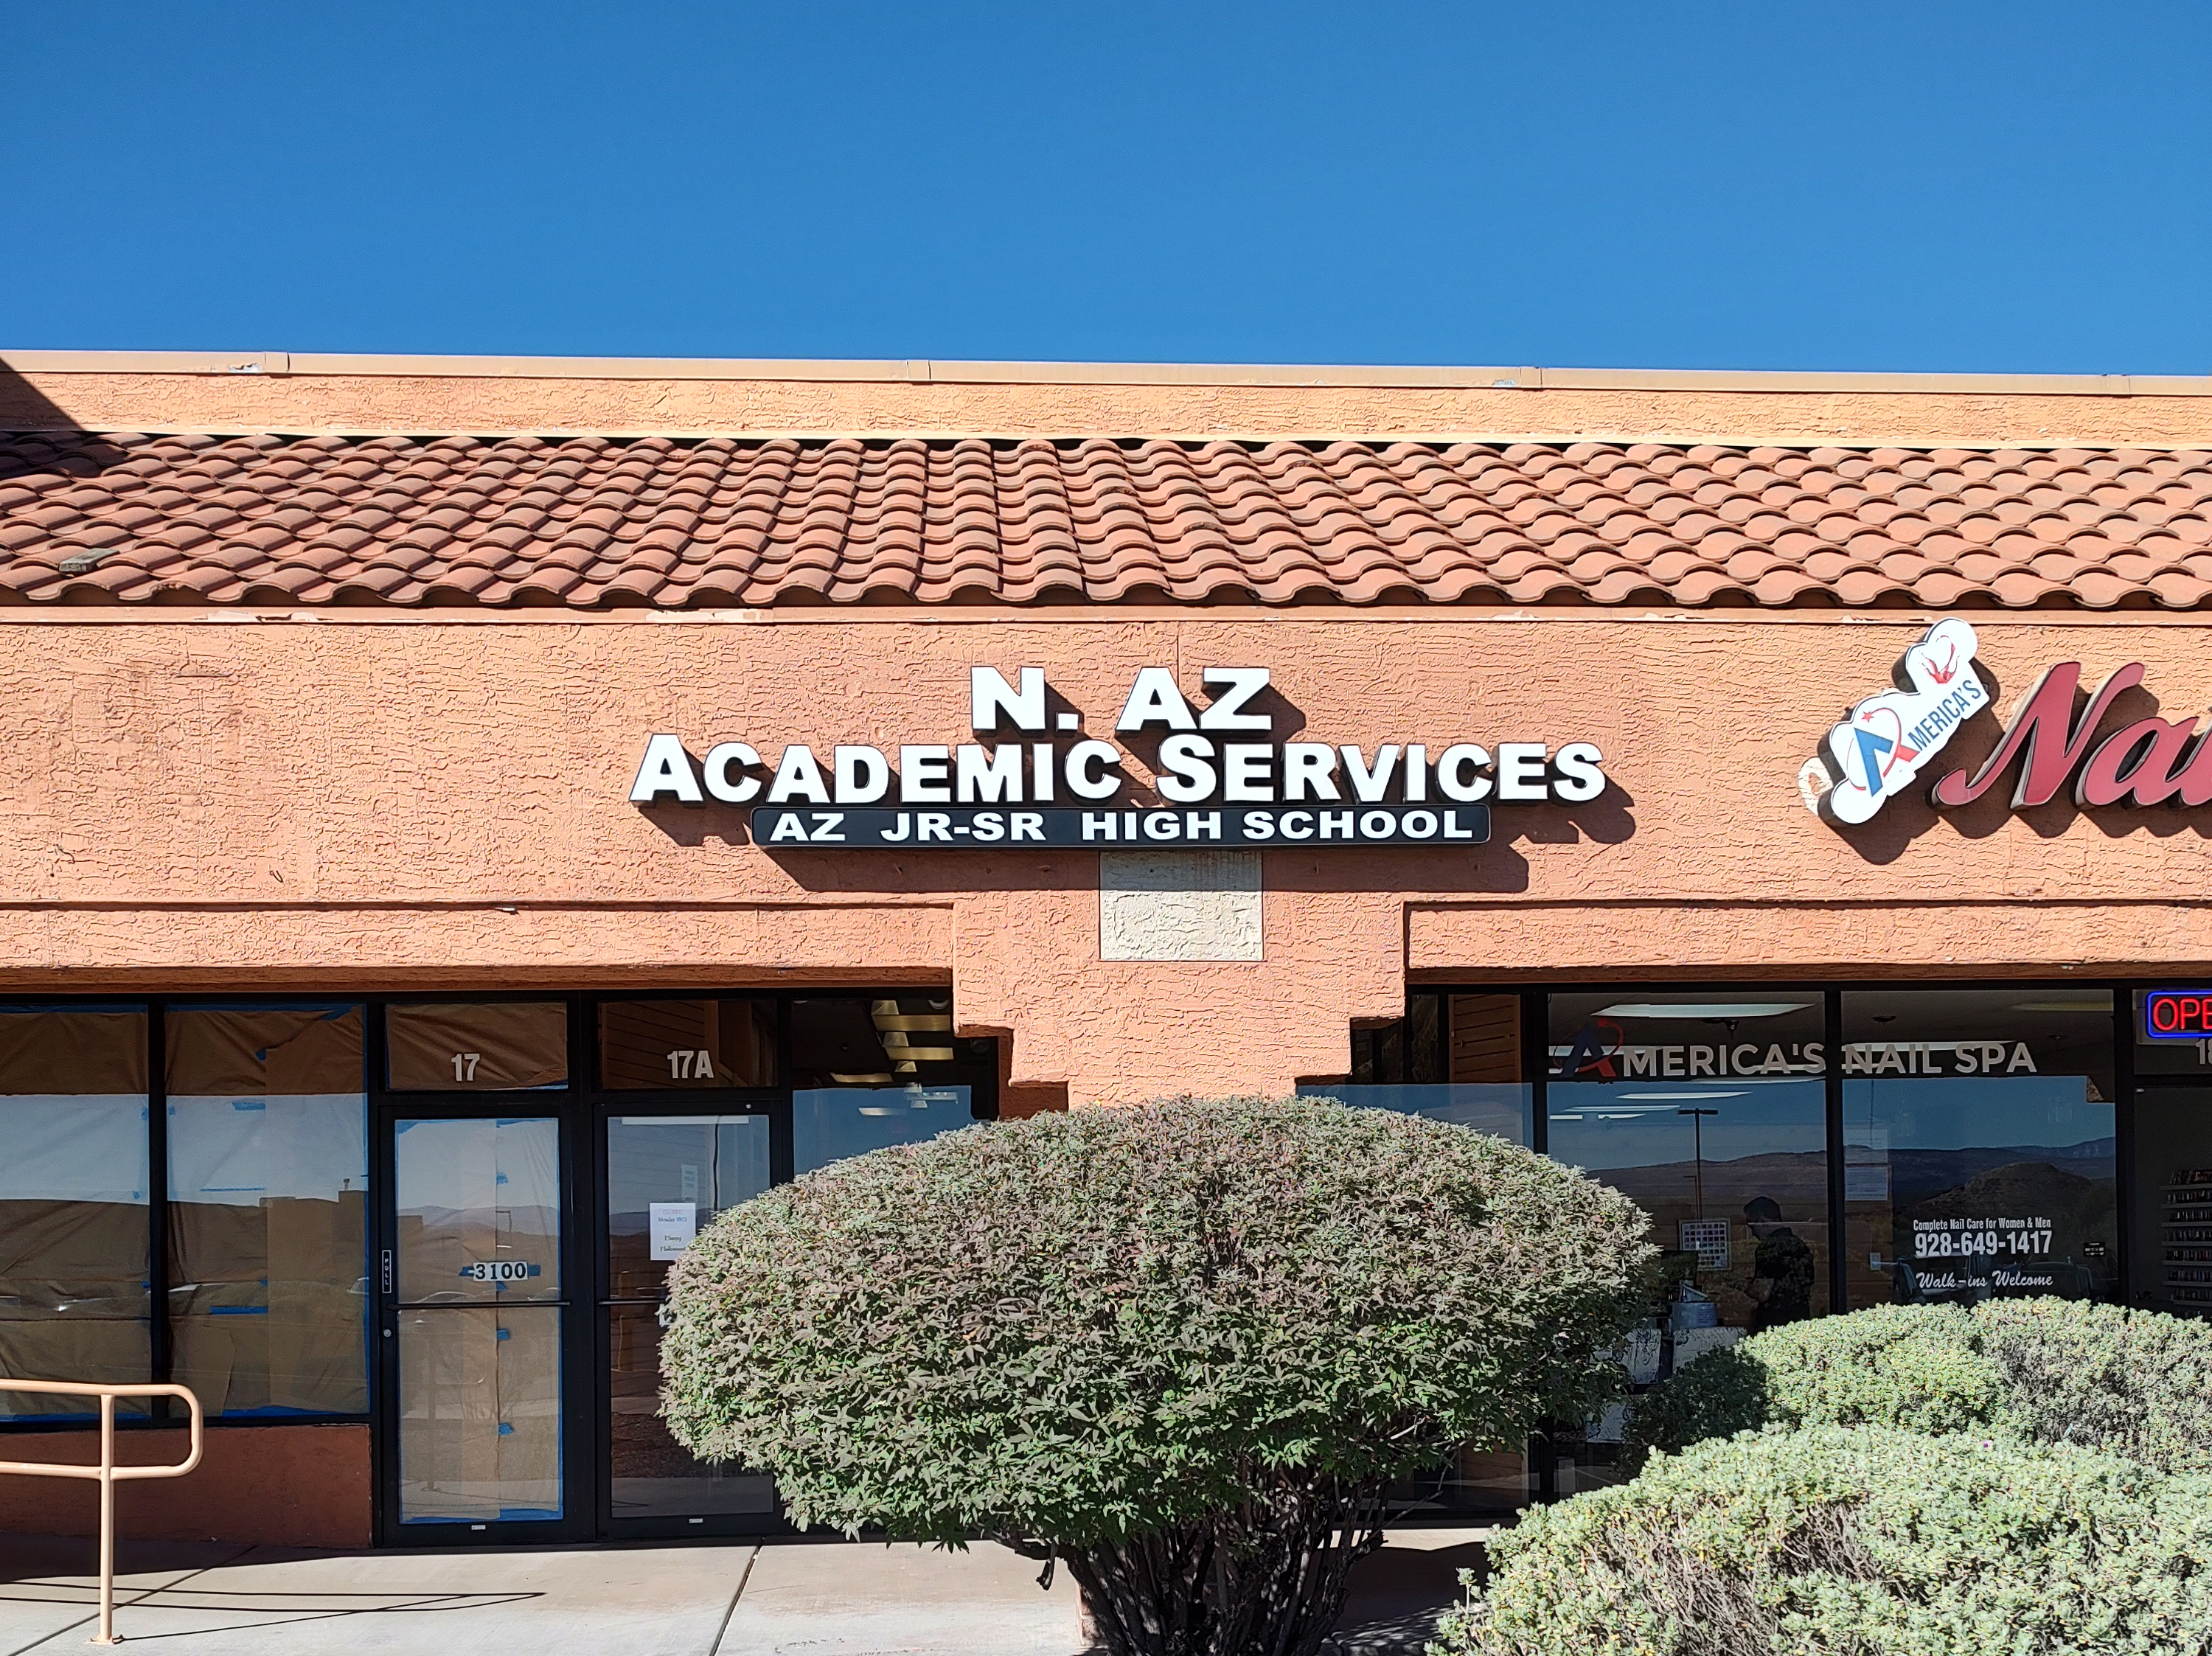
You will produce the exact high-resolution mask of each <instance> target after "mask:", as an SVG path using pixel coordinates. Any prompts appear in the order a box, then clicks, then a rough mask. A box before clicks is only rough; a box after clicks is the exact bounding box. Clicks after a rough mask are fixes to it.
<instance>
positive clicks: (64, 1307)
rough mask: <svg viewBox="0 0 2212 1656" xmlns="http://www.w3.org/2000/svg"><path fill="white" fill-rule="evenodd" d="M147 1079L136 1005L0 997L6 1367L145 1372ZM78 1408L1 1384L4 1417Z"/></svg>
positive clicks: (91, 1376) (1, 1289)
mask: <svg viewBox="0 0 2212 1656" xmlns="http://www.w3.org/2000/svg"><path fill="white" fill-rule="evenodd" d="M146 1089H147V1075H146V1014H145V1012H144V1011H143V1010H142V1009H139V1008H135V1007H134V1008H127V1009H118V1008H106V1007H48V1008H34V1007H27V1006H10V1007H0V1146H4V1150H3V1151H0V1374H4V1375H6V1376H7V1377H8V1378H9V1379H11V1380H30V1379H36V1380H90V1381H109V1382H125V1381H133V1380H147V1379H149V1378H150V1374H149V1363H150V1362H151V1354H152V1343H151V1338H150V1334H149V1328H150V1313H151V1309H152V1307H151V1296H150V1295H149V1293H148V1290H147V1266H148V1248H147V1243H148V1234H147V1231H148V1225H147V1214H148V1204H147V1183H146V1172H147V1121H146V1111H147V1090H146ZM118 1407H119V1408H121V1410H123V1411H124V1412H125V1413H131V1414H137V1413H141V1412H143V1408H142V1406H141V1405H139V1404H131V1403H125V1404H120V1405H118ZM76 1413H82V1410H81V1409H80V1408H78V1407H77V1406H76V1400H75V1399H68V1400H64V1399H62V1398H53V1397H41V1396H40V1395H39V1394H37V1393H35V1392H0V1417H9V1418H17V1419H21V1418H27V1417H39V1416H60V1415H63V1414H76Z"/></svg>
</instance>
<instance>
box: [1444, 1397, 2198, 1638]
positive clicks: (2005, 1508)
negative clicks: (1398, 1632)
mask: <svg viewBox="0 0 2212 1656" xmlns="http://www.w3.org/2000/svg"><path fill="white" fill-rule="evenodd" d="M2208 1497H2212V1479H2207V1478H2205V1477H2201V1476H2198V1475H2196V1474H2185V1475H2183V1476H2180V1477H2169V1476H2167V1475H2166V1474H2163V1473H2160V1472H2158V1471H2154V1470H2153V1469H2151V1468H2150V1467H2148V1466H2144V1465H2140V1464H2138V1463H2136V1462H2134V1461H2130V1460H2125V1459H2120V1458H2119V1457H2118V1456H2114V1455H2107V1454H2103V1453H2099V1452H2097V1451H2095V1450H2091V1449H2083V1448H2078V1447H2073V1446H2071V1445H2045V1444H2031V1443H2024V1442H2019V1441H2009V1440H2007V1439H2003V1438H1989V1437H1978V1436H1971V1435H1968V1436H1960V1435H1952V1436H1932V1435H1925V1434H1922V1433H1917V1432H1911V1431H1900V1430H1897V1429H1891V1428H1885V1427H1856V1428H1852V1427H1834V1426H1822V1427H1814V1428H1810V1429H1806V1430H1802V1431H1798V1432H1790V1433H1780V1432H1776V1433H1750V1434H1746V1435H1741V1436H1739V1437H1735V1438H1732V1439H1728V1440H1723V1441H1714V1442H1708V1443H1704V1444H1700V1445H1699V1446H1698V1447H1695V1448H1692V1449H1691V1450H1689V1451H1687V1452H1686V1453H1682V1454H1680V1455H1664V1454H1662V1455H1657V1456H1655V1457H1653V1459H1652V1460H1651V1462H1650V1465H1649V1466H1648V1467H1647V1468H1646V1470H1645V1471H1644V1473H1643V1475H1642V1476H1641V1477H1638V1478H1637V1479H1636V1480H1635V1481H1634V1482H1633V1483H1627V1484H1624V1485H1621V1486H1619V1487H1616V1488H1613V1489H1602V1490H1599V1491H1596V1492H1595V1493H1592V1494H1589V1495H1583V1496H1580V1497H1578V1498H1577V1499H1576V1500H1573V1501H1566V1502H1565V1503H1563V1504H1561V1505H1559V1506H1557V1507H1549V1508H1544V1509H1540V1510H1538V1511H1535V1512H1533V1513H1529V1514H1528V1516H1527V1517H1526V1518H1525V1519H1524V1520H1522V1523H1521V1524H1520V1525H1519V1526H1517V1527H1516V1528H1515V1529H1512V1530H1510V1531H1508V1532H1505V1533H1504V1535H1502V1536H1500V1537H1499V1538H1498V1539H1497V1540H1496V1541H1494V1542H1493V1543H1492V1545H1491V1557H1492V1575H1491V1579H1490V1581H1489V1584H1488V1586H1487V1587H1486V1588H1484V1589H1480V1590H1477V1591H1476V1592H1475V1594H1474V1597H1473V1598H1471V1600H1470V1602H1469V1603H1468V1604H1467V1605H1466V1606H1465V1607H1463V1608H1462V1609H1461V1610H1458V1611H1454V1612H1452V1613H1451V1614H1450V1615H1449V1616H1448V1617H1447V1618H1446V1620H1445V1622H1444V1624H1443V1628H1442V1629H1440V1637H1439V1639H1438V1641H1437V1643H1435V1644H1432V1645H1431V1647H1430V1651H1431V1656H2015V1653H2018V1656H2028V1653H2034V1656H2061V1653H2068V1656H2070V1653H2081V1656H2088V1653H2097V1656H2169V1653H2173V1656H2178V1653H2184V1652H2187V1653H2203V1652H2205V1651H2207V1650H2212V1499H2209V1498H2208Z"/></svg>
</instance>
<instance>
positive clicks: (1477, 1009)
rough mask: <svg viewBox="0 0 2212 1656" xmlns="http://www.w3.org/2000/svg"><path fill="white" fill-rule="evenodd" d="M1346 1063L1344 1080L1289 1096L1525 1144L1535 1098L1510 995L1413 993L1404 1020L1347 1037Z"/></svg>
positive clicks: (1302, 1087)
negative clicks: (1327, 1100)
mask: <svg viewBox="0 0 2212 1656" xmlns="http://www.w3.org/2000/svg"><path fill="white" fill-rule="evenodd" d="M1297 1090H1298V1091H1299V1092H1300V1093H1301V1094H1303V1095H1305V1096H1307V1097H1310V1098H1338V1099H1342V1100H1343V1101H1345V1102H1346V1103H1347V1104H1352V1105H1357V1106H1359V1107H1362V1108H1364V1109H1377V1110H1397V1111H1401V1112H1402V1113H1405V1114H1407V1115H1419V1116H1425V1117H1427V1118H1428V1119H1430V1120H1432V1121H1449V1122H1451V1123H1453V1124H1454V1125H1457V1126H1462V1127H1472V1128H1474V1130H1475V1131H1477V1132H1486V1133H1492V1134H1494V1135H1496V1136H1497V1137H1500V1138H1504V1139H1508V1140H1510V1142H1512V1143H1516V1144H1523V1145H1525V1144H1527V1143H1529V1142H1530V1140H1531V1137H1532V1132H1533V1128H1534V1096H1535V1091H1534V1088H1532V1087H1530V1086H1529V1085H1528V1083H1527V1081H1526V1079H1525V1078H1524V1077H1523V1076H1522V1069H1521V998H1520V997H1519V996H1518V995H1481V994H1445V993H1437V992H1428V991H1416V992H1414V993H1413V994H1412V995H1410V996H1408V997H1407V1011H1406V1016H1405V1017H1404V1018H1402V1019H1399V1020H1395V1021H1394V1022H1390V1023H1387V1024H1382V1025H1376V1026H1371V1027H1367V1028H1358V1029H1354V1030H1353V1031H1352V1073H1351V1076H1350V1077H1349V1078H1348V1079H1346V1080H1344V1081H1311V1082H1304V1083H1300V1084H1299V1087H1298V1089H1297Z"/></svg>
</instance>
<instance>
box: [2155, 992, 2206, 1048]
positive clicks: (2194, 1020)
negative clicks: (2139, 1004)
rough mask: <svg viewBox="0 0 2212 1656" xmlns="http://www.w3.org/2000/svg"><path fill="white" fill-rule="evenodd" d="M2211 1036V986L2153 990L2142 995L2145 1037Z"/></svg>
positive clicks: (2156, 1038)
mask: <svg viewBox="0 0 2212 1656" xmlns="http://www.w3.org/2000/svg"><path fill="white" fill-rule="evenodd" d="M2208 1036H2212V989H2153V990H2151V991H2149V992H2148V993H2146V994H2145V995H2144V996H2143V1038H2144V1039H2145V1040H2204V1039H2206V1038H2207V1037H2208Z"/></svg>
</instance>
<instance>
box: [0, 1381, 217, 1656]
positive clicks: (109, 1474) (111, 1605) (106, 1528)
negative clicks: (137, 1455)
mask: <svg viewBox="0 0 2212 1656" xmlns="http://www.w3.org/2000/svg"><path fill="white" fill-rule="evenodd" d="M0 1392H40V1393H42V1394H47V1395H51V1396H55V1397H64V1398H99V1399H100V1465H97V1466H71V1465H62V1464H59V1463H57V1462H54V1461H51V1460H0V1473H5V1472H20V1473H21V1474H23V1475H24V1476H25V1477H89V1478H97V1479H98V1480H99V1481H100V1631H99V1633H98V1634H96V1635H94V1638H93V1641H92V1642H93V1643H94V1644H96V1645H115V1644H120V1643H122V1642H123V1641H121V1640H120V1639H118V1638H117V1637H116V1636H115V1486H116V1485H117V1484H118V1483H131V1482H135V1481H136V1480H137V1479H140V1478H149V1477H183V1476H184V1475H185V1473H186V1472H189V1471H191V1470H192V1468H193V1467H195V1466H197V1465H199V1464H200V1450H201V1448H202V1447H204V1444H205V1441H206V1437H207V1418H206V1416H204V1415H203V1414H202V1413H201V1412H200V1400H199V1399H198V1398H196V1397H194V1396H193V1395H192V1389H191V1387H190V1386H170V1385H167V1384H150V1385H142V1386H100V1385H96V1384H90V1383H88V1382H85V1381H82V1380H0ZM116 1398H183V1399H184V1400H185V1404H187V1405H188V1406H189V1407H190V1408H191V1411H192V1452H191V1453H190V1454H188V1455H186V1456H185V1458H184V1459H183V1460H181V1461H179V1463H178V1464H177V1465H173V1466H118V1465H116V1464H115V1399H116Z"/></svg>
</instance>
